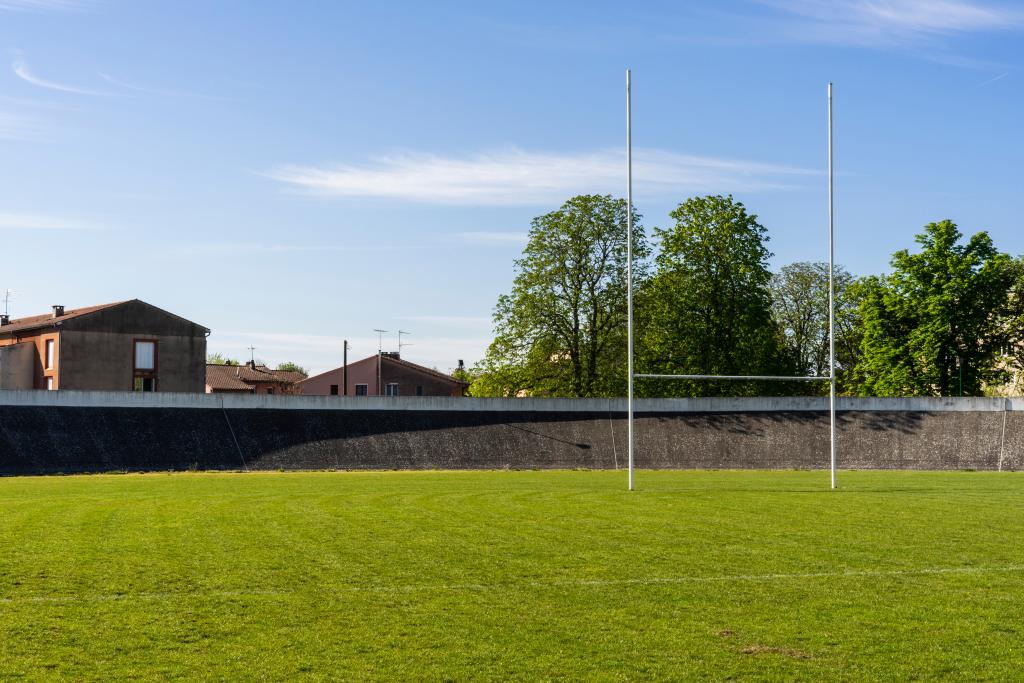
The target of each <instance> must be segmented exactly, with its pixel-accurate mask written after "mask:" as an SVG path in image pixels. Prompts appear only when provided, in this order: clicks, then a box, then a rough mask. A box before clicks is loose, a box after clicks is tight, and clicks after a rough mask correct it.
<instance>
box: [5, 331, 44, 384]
mask: <svg viewBox="0 0 1024 683" xmlns="http://www.w3.org/2000/svg"><path fill="white" fill-rule="evenodd" d="M35 367H36V346H35V344H33V343H32V342H23V343H21V344H12V345H8V346H0V389H32V388H33V384H34V382H33V375H34V372H35Z"/></svg>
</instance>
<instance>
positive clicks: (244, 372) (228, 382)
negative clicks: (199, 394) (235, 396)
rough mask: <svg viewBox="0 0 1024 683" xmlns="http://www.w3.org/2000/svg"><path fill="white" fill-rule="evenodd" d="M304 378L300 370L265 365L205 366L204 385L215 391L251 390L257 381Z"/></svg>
mask: <svg viewBox="0 0 1024 683" xmlns="http://www.w3.org/2000/svg"><path fill="white" fill-rule="evenodd" d="M305 378H306V376H305V375H303V374H302V373H301V372H293V371H291V370H271V369H270V368H268V367H267V366H266V365H256V366H252V365H249V364H248V363H246V364H245V365H212V364H211V365H207V366H206V386H208V387H210V388H211V389H214V390H216V391H252V388H253V385H254V384H256V383H257V382H273V383H275V384H294V383H296V382H298V381H301V380H303V379H305Z"/></svg>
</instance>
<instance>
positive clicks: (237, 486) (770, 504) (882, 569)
mask: <svg viewBox="0 0 1024 683" xmlns="http://www.w3.org/2000/svg"><path fill="white" fill-rule="evenodd" d="M840 474H841V484H842V487H843V488H842V489H841V490H839V491H835V492H832V491H828V490H827V489H826V486H827V480H828V474H827V473H826V472H643V471H641V472H639V473H638V486H639V490H638V491H636V492H635V493H632V494H630V493H629V492H627V491H625V490H624V487H625V475H624V473H615V472H420V473H412V472H409V473H399V472H382V473H328V472H324V473H289V474H279V473H265V474H212V473H211V474H205V473H199V474H149V475H111V476H84V477H77V476H76V477H46V478H8V479H0V679H4V680H8V679H14V680H19V679H22V678H24V679H29V680H53V679H58V678H64V679H71V680H115V679H140V678H142V679H159V680H165V679H168V678H198V679H228V680H237V679H267V680H294V679H313V680H315V679H335V680H337V679H389V680H445V679H448V680H470V679H473V680H481V679H510V678H511V679H522V680H546V679H547V680H550V679H581V678H582V679H595V680H648V679H664V680H680V679H715V680H721V679H738V680H763V679H770V680H795V679H800V680H811V679H814V680H823V679H824V680H869V679H870V680H879V679H886V680H900V681H905V680H928V679H942V678H946V679H960V680H963V679H972V680H984V679H988V680H1019V679H1020V676H1021V671H1022V670H1024V475H1021V474H1013V473H1003V474H999V473H975V472H953V473H920V472H917V473H914V472H841V473H840Z"/></svg>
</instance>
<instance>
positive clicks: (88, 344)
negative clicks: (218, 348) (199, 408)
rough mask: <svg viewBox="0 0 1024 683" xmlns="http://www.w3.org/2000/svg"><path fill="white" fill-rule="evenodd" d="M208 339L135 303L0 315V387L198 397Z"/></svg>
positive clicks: (205, 332)
mask: <svg viewBox="0 0 1024 683" xmlns="http://www.w3.org/2000/svg"><path fill="white" fill-rule="evenodd" d="M209 334H210V330H208V329H207V328H205V327H203V326H202V325H198V324H196V323H194V322H191V321H189V320H186V319H185V318H182V317H180V316H177V315H174V314H173V313H169V312H167V311H165V310H163V309H161V308H157V307H156V306H153V305H151V304H148V303H146V302H145V301H139V300H138V299H132V300H130V301H119V302H116V303H111V304H102V305H99V306H87V307H85V308H73V309H65V308H64V307H63V306H54V307H53V310H52V311H51V312H50V313H47V314H45V315H36V316H31V317H28V318H17V319H13V320H12V319H9V318H7V317H6V316H3V315H0V389H49V390H57V389H79V390H96V391H174V392H196V393H199V392H202V391H203V379H204V377H203V376H204V367H205V365H206V338H207V336H209Z"/></svg>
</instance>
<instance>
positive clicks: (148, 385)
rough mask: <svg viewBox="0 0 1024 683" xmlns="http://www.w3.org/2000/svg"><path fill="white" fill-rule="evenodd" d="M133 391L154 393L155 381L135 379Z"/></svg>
mask: <svg viewBox="0 0 1024 683" xmlns="http://www.w3.org/2000/svg"><path fill="white" fill-rule="evenodd" d="M132 390H133V391H156V379H154V378H153V377H136V378H135V384H134V385H133V386H132Z"/></svg>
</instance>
